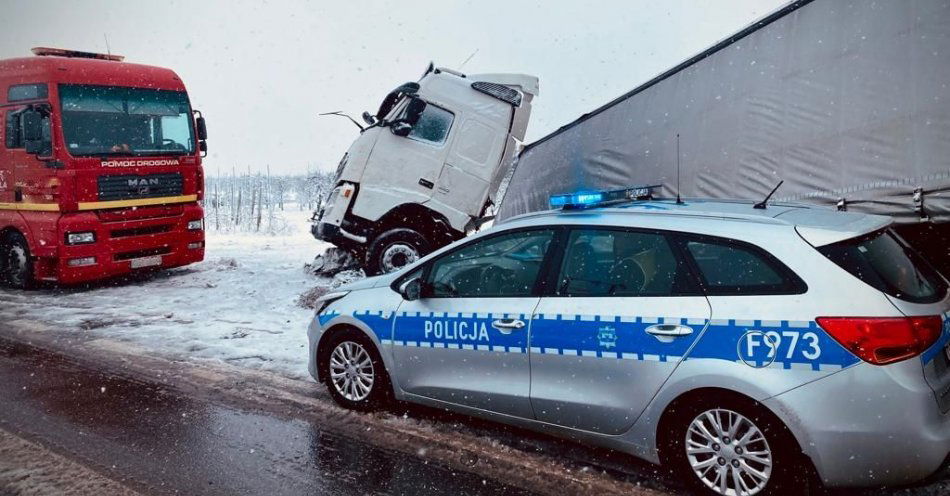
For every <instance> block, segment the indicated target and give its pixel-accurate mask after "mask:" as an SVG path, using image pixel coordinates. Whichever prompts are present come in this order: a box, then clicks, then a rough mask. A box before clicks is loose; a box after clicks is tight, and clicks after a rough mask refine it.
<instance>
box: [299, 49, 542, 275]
mask: <svg viewBox="0 0 950 496" xmlns="http://www.w3.org/2000/svg"><path fill="white" fill-rule="evenodd" d="M537 94H538V79H537V78H536V77H533V76H526V75H521V74H475V75H464V74H461V73H458V72H455V71H451V70H448V69H439V68H434V67H433V66H431V65H430V67H429V68H428V70H426V71H425V73H424V74H423V76H422V78H421V79H420V80H419V81H418V82H410V83H406V84H403V85H401V86H399V87H398V88H396V89H395V90H393V91H392V92H391V93H389V94H388V95H387V96H386V98H385V99H384V100H383V102H382V104H381V105H380V108H379V110H378V111H377V112H376V114H375V115H370V114H369V113H368V112H367V113H364V114H363V119H364V121H365V122H366V123H367V125H368V127H366V128H364V129H362V131H361V133H360V136H359V137H358V138H357V139H356V141H355V142H354V143H353V144H352V145H351V146H350V148H349V150H348V151H347V152H346V154H345V155H344V156H343V159H342V160H341V161H340V164H339V166H338V168H337V174H336V180H335V189H334V190H333V191H332V192H331V193H330V195H329V196H328V197H327V198H326V199H325V201H324V202H323V206H322V208H321V210H320V211H318V212H317V213H316V215H315V219H314V220H315V222H314V226H313V234H314V236H315V237H317V238H318V239H322V240H325V241H329V242H331V243H333V244H335V245H337V246H338V247H340V248H343V249H345V250H348V251H350V252H352V253H354V254H356V255H357V257H358V258H360V259H361V260H362V261H364V262H365V267H366V269H367V271H368V272H370V273H379V272H390V271H392V270H396V269H398V268H400V267H402V266H403V265H405V264H407V263H409V262H411V261H413V260H415V259H416V258H418V257H420V256H421V255H424V254H425V253H427V252H429V251H431V250H434V249H436V248H439V247H441V246H443V245H445V244H448V243H450V242H452V241H454V240H456V239H459V238H461V237H463V236H464V235H465V233H466V230H467V229H469V228H471V227H473V226H474V224H475V222H476V221H477V220H478V219H479V218H481V217H482V216H483V215H485V213H486V210H487V209H488V208H489V207H490V206H491V205H492V204H493V203H494V201H495V193H496V191H497V190H498V187H499V185H500V184H501V182H502V180H503V179H504V175H505V172H506V171H507V168H505V167H503V165H504V164H509V163H511V161H512V159H513V158H514V156H515V154H516V153H517V148H518V145H519V143H520V142H521V141H522V140H524V135H525V131H526V129H527V125H528V118H529V116H530V114H531V101H532V99H533V98H534V97H535V96H536V95H537Z"/></svg>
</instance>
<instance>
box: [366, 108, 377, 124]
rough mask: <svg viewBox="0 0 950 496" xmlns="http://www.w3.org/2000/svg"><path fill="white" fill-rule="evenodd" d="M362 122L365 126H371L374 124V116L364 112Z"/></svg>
mask: <svg viewBox="0 0 950 496" xmlns="http://www.w3.org/2000/svg"><path fill="white" fill-rule="evenodd" d="M363 122H365V123H366V125H367V126H373V125H375V124H376V116H374V115H373V114H371V113H369V112H366V111H364V112H363Z"/></svg>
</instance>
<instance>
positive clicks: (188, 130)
mask: <svg viewBox="0 0 950 496" xmlns="http://www.w3.org/2000/svg"><path fill="white" fill-rule="evenodd" d="M59 98H60V104H61V107H62V120H63V138H64V139H65V142H66V146H67V148H68V149H69V153H70V154H71V155H73V156H111V155H119V156H121V155H128V156H141V155H184V154H190V153H194V151H195V136H194V126H192V118H191V106H190V105H189V103H188V96H187V95H186V94H185V93H184V92H179V91H166V90H151V89H143V88H126V87H118V86H91V85H71V84H66V85H60V87H59Z"/></svg>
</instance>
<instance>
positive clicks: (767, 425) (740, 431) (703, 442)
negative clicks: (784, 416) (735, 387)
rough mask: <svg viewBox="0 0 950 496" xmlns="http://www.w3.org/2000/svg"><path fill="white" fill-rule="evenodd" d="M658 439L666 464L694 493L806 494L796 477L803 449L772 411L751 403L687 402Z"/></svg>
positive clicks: (805, 485)
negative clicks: (666, 430)
mask: <svg viewBox="0 0 950 496" xmlns="http://www.w3.org/2000/svg"><path fill="white" fill-rule="evenodd" d="M670 427H671V428H670V430H669V431H668V432H667V433H666V435H665V436H664V437H665V438H666V439H665V440H663V441H661V444H662V446H661V449H660V450H661V451H660V453H661V458H663V463H664V465H667V467H668V468H671V469H672V470H673V472H674V474H676V475H678V476H679V477H681V480H683V481H685V482H687V483H688V484H689V485H690V486H691V489H693V490H694V491H695V492H696V494H709V495H719V496H731V495H735V496H747V495H748V496H751V495H759V496H767V495H777V494H790V493H797V494H803V493H807V492H808V488H809V483H808V480H807V477H803V478H802V479H801V480H796V479H797V478H796V477H795V474H804V473H805V472H804V471H803V470H800V469H801V468H802V467H801V465H802V464H801V459H802V457H803V455H801V450H800V449H799V448H798V445H797V443H796V442H795V441H794V438H793V437H792V434H791V433H790V432H788V429H787V428H786V427H785V426H784V425H782V424H781V422H780V421H779V420H778V419H776V418H774V416H773V415H771V413H769V412H766V411H765V410H764V409H763V408H762V407H760V406H758V405H754V404H752V403H751V402H745V401H732V399H731V398H730V399H725V400H708V401H700V402H696V403H692V404H689V405H685V407H684V408H683V410H682V411H680V412H677V418H676V419H675V420H674V421H673V422H672V424H671V425H670Z"/></svg>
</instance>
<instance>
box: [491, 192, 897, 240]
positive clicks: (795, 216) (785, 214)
mask: <svg viewBox="0 0 950 496" xmlns="http://www.w3.org/2000/svg"><path fill="white" fill-rule="evenodd" d="M755 203H756V202H753V201H747V200H709V199H694V198H690V199H684V200H683V202H682V203H679V204H678V203H676V201H675V200H672V199H657V200H642V201H629V202H622V203H614V204H610V205H607V206H602V207H588V208H583V209H563V210H560V209H558V210H546V211H542V212H535V213H529V214H524V215H520V216H517V217H512V218H511V219H507V220H505V221H504V222H502V223H501V224H499V225H502V224H503V225H509V224H515V223H517V224H559V223H567V224H582V223H591V224H604V225H621V226H622V225H631V226H633V225H637V224H638V223H639V222H640V221H643V220H649V221H648V222H647V223H648V224H650V225H651V226H653V227H656V225H657V224H658V223H661V222H663V221H664V220H666V221H673V220H674V219H675V220H676V222H674V223H675V224H677V225H680V226H682V225H684V224H690V222H689V220H690V219H692V220H700V221H702V223H703V225H704V226H708V227H711V226H710V225H709V222H710V221H718V222H721V223H743V224H748V223H752V224H758V225H763V226H767V225H773V226H776V227H778V226H786V227H793V228H795V229H797V230H798V232H799V234H801V235H802V236H803V237H805V239H806V240H807V241H809V242H810V243H811V244H812V245H815V246H823V245H826V244H829V243H834V242H836V241H841V240H844V239H849V238H852V237H856V236H860V235H862V234H866V233H869V232H872V231H875V230H878V229H881V228H883V227H886V226H888V225H890V224H891V222H892V220H891V218H889V217H884V216H880V215H871V214H864V213H857V212H839V211H837V210H834V209H831V208H827V207H820V206H816V205H806V204H799V203H783V202H774V203H771V202H770V203H769V204H768V206H767V208H765V209H757V208H753V205H755Z"/></svg>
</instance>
